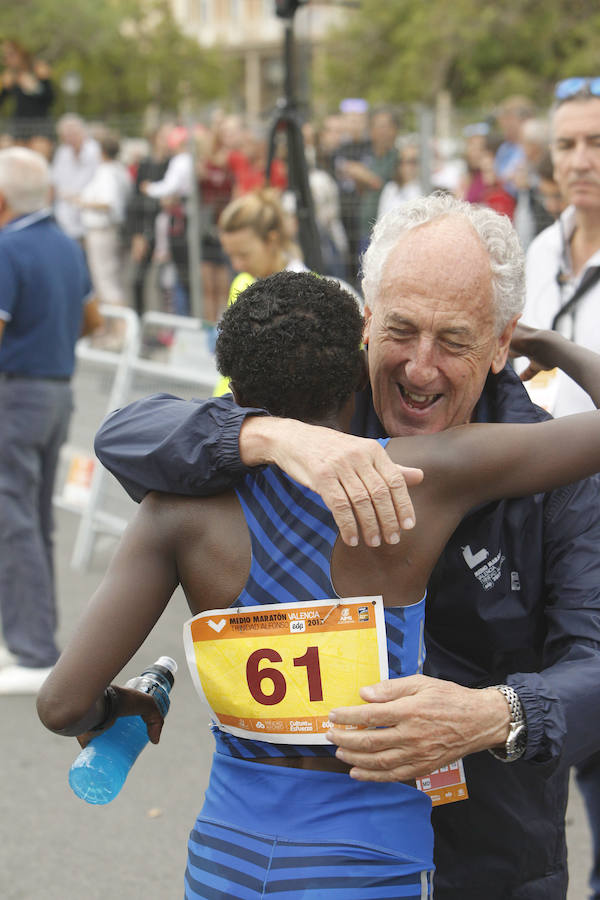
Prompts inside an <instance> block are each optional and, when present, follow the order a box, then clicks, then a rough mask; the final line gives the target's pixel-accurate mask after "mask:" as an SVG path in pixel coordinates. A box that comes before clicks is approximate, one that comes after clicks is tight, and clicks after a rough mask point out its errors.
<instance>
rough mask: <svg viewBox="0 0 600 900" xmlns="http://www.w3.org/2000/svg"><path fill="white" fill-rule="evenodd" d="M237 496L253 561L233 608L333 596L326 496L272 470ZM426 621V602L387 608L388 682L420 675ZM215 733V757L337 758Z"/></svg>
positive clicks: (326, 751) (331, 528)
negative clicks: (247, 531) (416, 674)
mask: <svg viewBox="0 0 600 900" xmlns="http://www.w3.org/2000/svg"><path fill="white" fill-rule="evenodd" d="M382 443H387V442H384V441H382ZM236 493H237V496H238V499H239V501H240V504H241V506H242V510H243V512H244V516H245V518H246V523H247V525H248V529H249V531H250V537H251V545H252V562H251V566H250V574H249V577H248V580H247V582H246V585H245V587H244V589H243V591H242V592H241V594H240V595H239V597H238V598H237V600H235V601H234V602H233V603H232V604H231V606H233V607H237V606H259V605H261V604H268V603H269V604H271V603H290V602H293V601H295V600H296V601H300V602H310V601H311V600H324V599H328V598H330V597H336V596H337V595H336V593H335V589H334V587H333V584H332V582H331V572H330V564H331V555H332V552H333V546H334V544H335V541H336V540H337V537H338V530H337V528H336V525H335V522H334V520H333V516H332V515H331V513H330V511H329V509H328V508H327V507H326V506H325V504H324V503H323V500H322V499H321V497H320V496H319V495H318V494H315V493H314V492H313V491H311V490H309V489H308V488H305V487H304V486H303V485H301V484H298V483H297V482H296V481H293V480H292V479H291V478H289V477H288V476H287V475H285V474H284V473H283V472H282V471H281V470H280V469H278V468H276V467H275V466H271V467H269V468H266V469H264V470H263V471H260V472H256V473H254V474H253V475H248V476H247V477H246V479H245V480H244V482H243V483H242V484H241V485H239V486H238V488H237V490H236ZM424 618H425V598H423V599H422V600H421V601H420V602H419V603H415V604H413V605H412V606H403V607H387V608H386V609H385V626H386V635H387V651H388V663H389V677H390V678H398V677H401V676H402V675H414V674H415V673H419V672H421V671H422V668H423V662H424V657H425V652H424V643H423V630H424ZM212 731H213V734H214V737H215V740H216V744H217V747H216V749H217V753H223V754H225V755H227V756H235V757H238V758H240V759H258V758H265V757H270V756H271V757H281V756H286V757H302V756H333V755H334V754H335V751H336V747H335V746H334V745H333V744H331V745H327V746H323V745H314V746H310V745H306V744H303V745H301V746H294V745H293V744H271V743H267V742H263V741H256V740H248V739H246V738H239V737H237V736H235V735H232V734H227V733H226V732H224V731H221V730H220V729H219V728H218V726H217V725H216V724H213V725H212Z"/></svg>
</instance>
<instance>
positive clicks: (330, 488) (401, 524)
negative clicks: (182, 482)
mask: <svg viewBox="0 0 600 900" xmlns="http://www.w3.org/2000/svg"><path fill="white" fill-rule="evenodd" d="M240 456H241V459H242V462H243V463H244V464H245V465H247V466H257V465H262V464H265V463H266V464H270V463H274V464H275V465H277V466H279V467H280V468H281V469H283V471H284V472H286V474H288V475H289V476H290V477H291V478H294V479H295V480H296V481H299V482H300V483H301V484H303V485H305V486H306V487H308V488H310V489H311V490H313V491H315V492H316V493H317V494H320V496H321V497H322V498H323V500H324V502H325V503H326V505H327V506H328V507H329V509H330V510H331V512H332V515H333V517H334V519H335V522H336V525H337V527H338V528H339V531H340V536H341V538H342V540H343V541H344V543H345V544H348V545H349V546H356V544H358V542H359V538H360V536H361V535H362V537H363V539H364V540H365V542H366V543H367V544H368V545H369V546H371V547H377V546H379V544H381V542H382V541H384V542H385V543H388V544H397V543H398V541H399V540H400V532H401V530H402V529H409V528H412V527H413V526H414V524H415V512H414V509H413V505H412V502H411V500H410V497H409V495H408V489H407V488H408V486H413V485H415V484H419V483H420V482H421V481H422V480H423V472H422V471H421V469H414V468H408V467H405V466H399V465H396V464H395V463H393V462H392V461H391V459H390V458H389V456H388V454H387V453H386V451H385V450H384V449H383V447H382V446H381V444H379V443H378V442H377V441H373V440H369V439H367V438H360V437H354V436H353V435H349V434H344V433H343V432H340V431H335V430H334V429H332V428H323V427H321V426H319V425H307V424H306V423H304V422H298V421H296V420H295V419H276V418H271V417H268V416H250V417H248V418H247V419H246V421H245V422H244V425H243V426H242V429H241V432H240Z"/></svg>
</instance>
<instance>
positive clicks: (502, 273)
mask: <svg viewBox="0 0 600 900" xmlns="http://www.w3.org/2000/svg"><path fill="white" fill-rule="evenodd" d="M442 218H453V219H463V220H464V219H466V220H467V221H468V222H469V223H470V224H471V226H472V227H473V229H474V230H475V232H476V233H477V235H478V236H479V238H480V240H481V241H482V243H483V245H484V247H485V249H486V251H487V254H488V256H489V260H490V266H491V270H492V285H493V291H494V304H495V307H496V327H497V329H498V332H501V331H502V330H503V329H504V327H505V326H506V325H507V324H508V323H509V322H510V321H511V319H514V318H515V317H516V316H519V315H520V314H521V313H522V311H523V306H524V303H525V258H524V254H523V250H522V248H521V245H520V243H519V238H518V237H517V233H516V231H515V229H514V228H513V226H512V224H511V222H510V220H509V219H508V217H507V216H501V215H499V214H498V213H496V212H494V211H493V210H491V209H488V208H487V207H483V206H477V205H475V204H473V203H466V202H465V201H463V200H457V199H456V198H455V197H453V196H452V195H450V194H442V193H434V194H430V195H429V196H427V197H420V198H418V199H416V200H411V201H408V202H406V203H403V204H402V205H401V206H399V207H397V208H396V209H391V210H390V211H389V212H388V213H386V214H385V215H384V216H383V217H382V218H381V219H380V220H379V221H378V222H377V224H376V225H375V228H374V229H373V234H372V237H371V243H370V244H369V247H368V249H367V251H366V253H365V254H364V256H363V258H362V271H363V279H362V290H363V295H364V298H365V303H366V304H367V306H370V307H372V306H373V302H374V301H375V300H376V297H377V293H378V291H379V285H380V281H381V276H382V272H383V269H384V267H385V264H386V262H387V259H388V256H389V254H390V252H391V251H392V250H393V249H394V247H395V246H396V245H397V244H398V242H399V240H400V239H401V237H402V235H403V234H406V233H407V232H410V231H412V230H413V229H414V228H418V227H419V226H421V225H427V224H429V223H430V222H434V221H436V220H437V219H442ZM440 265H447V266H451V265H452V260H451V259H446V260H440Z"/></svg>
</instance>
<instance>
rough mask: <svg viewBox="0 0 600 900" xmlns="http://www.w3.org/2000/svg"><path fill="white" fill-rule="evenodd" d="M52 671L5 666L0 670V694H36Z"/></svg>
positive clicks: (49, 669)
mask: <svg viewBox="0 0 600 900" xmlns="http://www.w3.org/2000/svg"><path fill="white" fill-rule="evenodd" d="M51 671H52V667H50V668H48V669H32V668H31V667H29V666H6V668H4V669H0V694H37V692H38V691H39V689H40V688H41V686H42V685H43V683H44V682H45V680H46V678H47V677H48V675H49V674H50V672H51Z"/></svg>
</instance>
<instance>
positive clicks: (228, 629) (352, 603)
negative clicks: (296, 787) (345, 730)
mask: <svg viewBox="0 0 600 900" xmlns="http://www.w3.org/2000/svg"><path fill="white" fill-rule="evenodd" d="M183 642H184V647H185V654H186V659H187V662H188V666H189V668H190V672H191V675H192V681H193V683H194V686H195V687H196V690H197V691H198V693H199V695H200V697H201V698H202V699H203V700H204V701H205V702H206V703H207V705H208V707H209V709H210V711H211V715H212V717H213V719H214V720H215V722H216V723H217V724H218V726H219V728H220V729H221V730H223V731H226V732H229V733H230V734H235V735H237V736H238V737H243V738H250V739H254V740H261V741H268V742H272V743H284V744H286V743H287V744H328V743H329V742H328V741H327V739H326V737H325V735H326V733H327V731H329V730H330V728H332V727H333V725H332V723H330V722H329V718H328V716H329V710H331V709H333V708H334V707H337V706H355V705H357V704H361V703H363V702H364V701H363V700H362V699H361V697H360V695H359V688H361V687H363V686H364V685H366V684H374V683H375V682H377V681H381V680H383V679H386V678H387V677H388V660H387V644H386V636H385V620H384V613H383V600H382V598H381V597H352V598H345V599H343V600H340V599H339V598H335V599H333V600H315V601H311V602H309V603H298V602H294V603H275V604H271V605H266V606H244V607H239V608H231V607H229V608H228V609H217V610H214V609H213V610H209V611H207V612H203V613H199V614H198V615H197V616H194V617H193V618H192V619H189V620H188V621H187V622H186V623H185V625H184V626H183ZM336 727H344V726H336ZM348 727H351V726H348Z"/></svg>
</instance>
